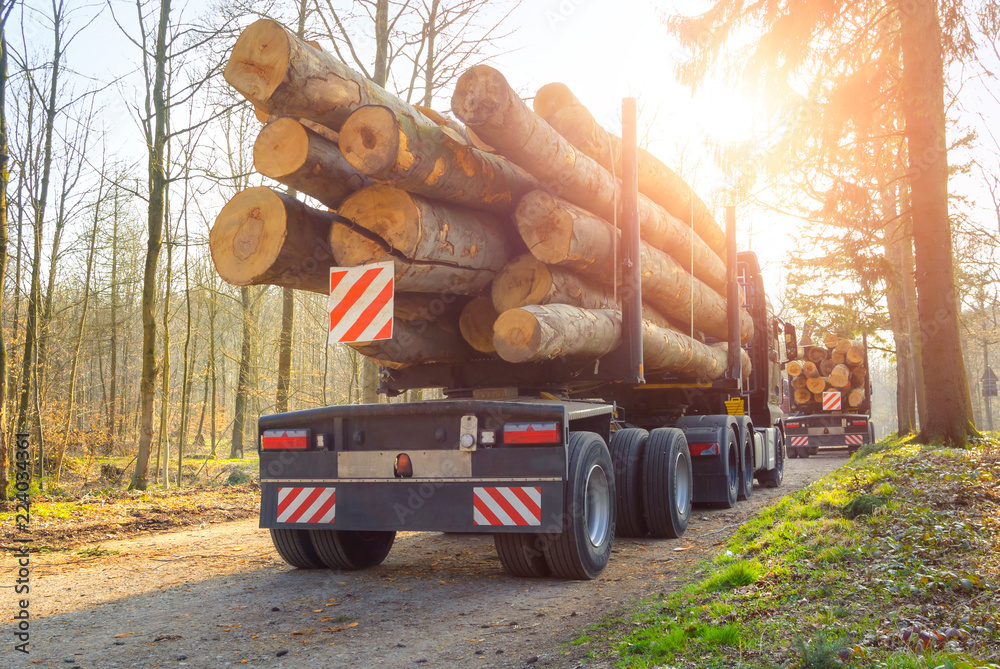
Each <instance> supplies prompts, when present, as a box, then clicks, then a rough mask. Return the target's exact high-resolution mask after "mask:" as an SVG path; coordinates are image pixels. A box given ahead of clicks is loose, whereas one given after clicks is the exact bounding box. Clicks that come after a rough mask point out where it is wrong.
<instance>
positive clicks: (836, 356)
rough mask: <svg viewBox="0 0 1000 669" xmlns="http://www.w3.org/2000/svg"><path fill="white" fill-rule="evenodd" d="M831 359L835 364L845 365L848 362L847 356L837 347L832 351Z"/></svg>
mask: <svg viewBox="0 0 1000 669" xmlns="http://www.w3.org/2000/svg"><path fill="white" fill-rule="evenodd" d="M830 360H832V361H833V364H835V365H843V364H844V363H845V362H847V356H846V355H844V354H843V353H840V352H839V351H837V349H834V350H832V351H830Z"/></svg>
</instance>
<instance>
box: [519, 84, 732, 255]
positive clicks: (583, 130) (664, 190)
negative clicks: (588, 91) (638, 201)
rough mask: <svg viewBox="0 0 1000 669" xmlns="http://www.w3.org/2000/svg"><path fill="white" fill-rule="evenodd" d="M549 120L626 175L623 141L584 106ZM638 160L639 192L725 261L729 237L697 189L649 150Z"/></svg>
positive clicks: (557, 113) (576, 143)
mask: <svg viewBox="0 0 1000 669" xmlns="http://www.w3.org/2000/svg"><path fill="white" fill-rule="evenodd" d="M536 100H537V97H536ZM546 120H547V121H548V122H549V123H550V124H551V125H552V127H553V128H555V129H556V131H557V132H559V134H561V135H562V136H563V137H565V138H566V139H567V140H569V142H570V143H571V144H572V145H573V146H575V147H576V148H578V149H580V150H581V151H583V152H584V153H585V154H586V155H588V156H590V157H591V158H593V159H594V160H596V161H597V162H598V163H599V164H600V165H601V166H602V167H604V168H605V169H606V170H611V171H612V172H613V173H614V174H617V175H619V176H620V175H621V174H622V140H621V138H620V137H616V136H615V135H612V134H611V133H609V132H608V131H607V130H605V129H604V128H603V127H601V125H600V124H598V123H597V121H596V120H595V119H594V117H593V115H592V114H591V113H590V111H588V110H587V108H586V107H584V106H583V105H580V104H576V105H566V106H565V107H563V108H562V109H559V110H557V111H555V112H554V113H553V114H552V115H551V117H550V118H546ZM637 159H638V163H639V192H640V193H642V194H643V195H645V196H646V197H648V198H649V199H650V200H651V201H652V202H655V203H656V204H657V205H659V206H661V207H663V209H664V210H666V211H667V212H668V213H669V214H670V215H672V216H675V217H676V218H678V219H680V220H682V221H686V222H687V225H688V226H690V227H693V228H694V231H695V232H696V233H697V234H698V236H699V237H700V238H701V239H702V240H703V241H704V242H705V244H706V245H707V246H708V247H709V248H710V249H712V250H713V251H714V252H715V253H716V255H718V256H719V257H720V258H725V255H726V235H725V233H724V232H723V231H722V228H721V227H719V224H718V223H717V222H716V221H715V218H714V217H713V216H712V212H711V210H709V208H708V207H707V206H706V205H705V203H704V202H703V201H702V200H701V198H699V197H698V195H697V194H696V193H695V192H694V189H692V188H691V186H689V185H688V184H687V183H685V181H684V180H683V179H681V178H680V177H679V176H678V175H677V173H676V172H674V171H673V170H672V169H670V168H669V167H667V166H666V165H665V164H663V162H661V161H660V160H659V159H657V158H656V157H655V156H654V155H653V154H651V153H649V152H648V151H646V150H645V149H641V148H640V149H639V151H638V155H637ZM692 216H693V219H694V223H693V225H692V223H691V221H692Z"/></svg>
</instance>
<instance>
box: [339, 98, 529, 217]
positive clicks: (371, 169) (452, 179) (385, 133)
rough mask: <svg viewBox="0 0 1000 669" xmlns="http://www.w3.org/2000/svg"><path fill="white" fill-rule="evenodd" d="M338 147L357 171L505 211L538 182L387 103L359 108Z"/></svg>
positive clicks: (411, 188)
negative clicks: (391, 107) (418, 121)
mask: <svg viewBox="0 0 1000 669" xmlns="http://www.w3.org/2000/svg"><path fill="white" fill-rule="evenodd" d="M340 150H341V151H342V152H343V154H344V157H345V158H346V159H347V162H348V163H350V165H351V166H352V167H354V168H355V169H357V170H358V171H359V172H361V173H362V174H365V175H367V176H369V177H372V178H373V179H378V180H379V181H383V182H386V183H389V184H391V185H393V186H396V187H397V188H402V189H404V190H407V191H409V192H411V193H417V194H419V195H423V196H426V197H430V198H434V199H435V200H442V201H445V202H452V203H454V204H460V205H463V206H467V207H473V208H475V209H482V210H484V211H489V212H492V213H494V214H509V213H510V212H511V211H512V210H513V209H514V207H515V206H516V205H517V202H518V200H520V199H521V197H522V196H523V195H524V194H525V193H527V192H528V191H530V190H533V189H535V188H537V187H538V182H537V181H536V180H535V178H534V177H532V176H531V175H530V174H528V173H527V172H525V171H524V170H522V169H521V168H520V167H517V166H516V165H514V164H513V163H511V162H509V161H507V160H505V159H504V158H501V157H500V156H495V155H493V154H490V153H484V152H482V151H479V150H478V149H474V148H472V147H471V146H469V145H468V144H466V143H464V142H460V141H458V140H456V139H455V138H453V137H451V136H449V135H448V134H446V133H445V132H444V131H443V130H442V129H441V128H440V127H438V126H427V125H424V124H421V123H416V122H414V120H413V118H411V117H409V116H406V115H404V114H397V113H395V112H393V111H392V110H391V109H389V108H387V107H362V108H360V109H358V110H357V111H355V112H354V113H353V114H351V116H350V117H349V118H348V119H347V121H345V122H344V125H343V126H341V128H340Z"/></svg>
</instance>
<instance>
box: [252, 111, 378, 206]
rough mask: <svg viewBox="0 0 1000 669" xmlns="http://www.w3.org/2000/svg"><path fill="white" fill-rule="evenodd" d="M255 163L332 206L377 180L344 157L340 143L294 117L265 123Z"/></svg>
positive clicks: (271, 175)
mask: <svg viewBox="0 0 1000 669" xmlns="http://www.w3.org/2000/svg"><path fill="white" fill-rule="evenodd" d="M253 164H254V167H255V168H257V171H258V172H260V173H261V174H263V175H264V176H266V177H269V178H271V179H274V180H275V181H279V182H281V183H283V184H285V185H286V186H289V187H291V188H294V189H295V190H297V191H300V192H302V193H305V194H306V195H310V196H312V197H314V198H316V199H317V200H319V201H320V202H322V203H323V204H325V205H326V206H328V207H330V208H331V209H336V208H337V207H339V206H340V204H341V203H342V202H343V201H344V199H345V198H346V197H347V196H348V195H350V194H351V193H353V192H355V191H358V190H361V189H362V188H364V187H365V186H370V185H372V184H373V183H374V182H373V181H372V180H371V179H369V178H368V177H366V176H365V175H364V174H361V173H360V172H358V170H356V169H354V167H352V166H351V165H350V164H349V163H348V162H347V161H346V160H345V159H344V156H343V155H341V153H340V149H338V148H337V145H336V143H334V142H331V141H330V140H329V139H328V138H326V137H324V136H323V135H321V134H319V133H317V132H315V131H314V130H310V129H309V128H307V127H306V126H304V125H303V124H302V123H300V122H299V121H297V120H296V119H293V118H279V119H276V120H275V121H273V122H272V123H270V124H268V125H266V126H264V128H263V129H262V130H261V131H260V134H259V135H257V141H256V142H255V143H254V146H253Z"/></svg>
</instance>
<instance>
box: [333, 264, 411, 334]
mask: <svg viewBox="0 0 1000 669" xmlns="http://www.w3.org/2000/svg"><path fill="white" fill-rule="evenodd" d="M395 272H396V270H395V266H394V264H393V263H392V262H391V261H390V262H383V263H376V264H373V265H362V266H361V267H331V268H330V337H329V339H328V340H327V341H328V342H329V343H331V344H353V343H356V342H366V341H376V340H379V339H392V310H393V286H394V280H395V275H396V274H395Z"/></svg>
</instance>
